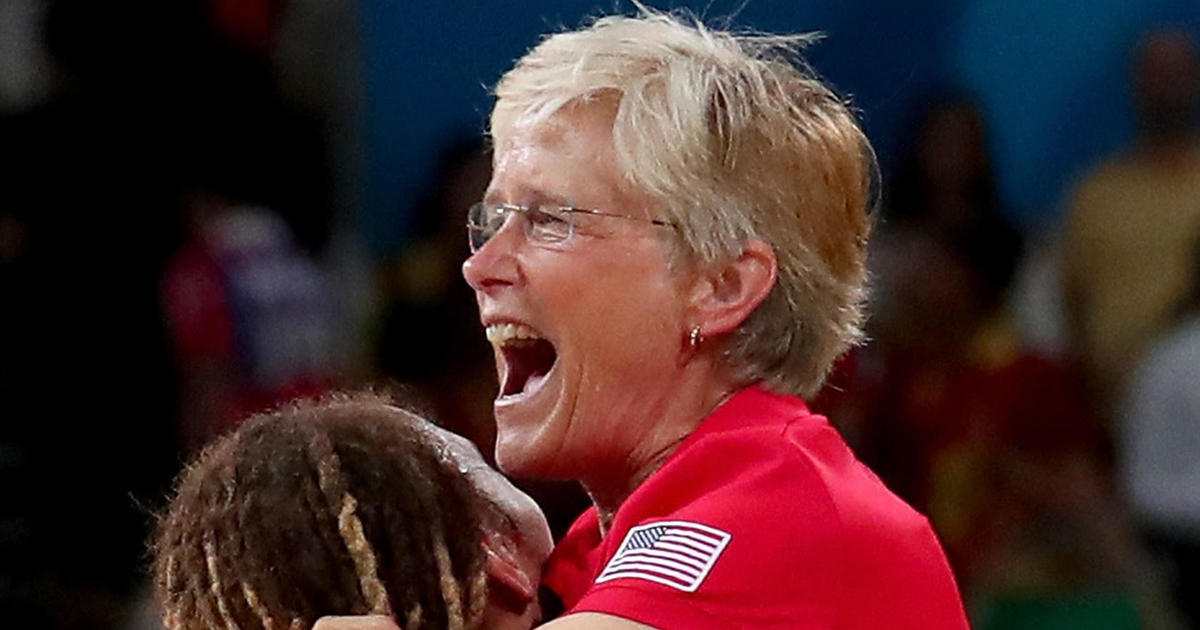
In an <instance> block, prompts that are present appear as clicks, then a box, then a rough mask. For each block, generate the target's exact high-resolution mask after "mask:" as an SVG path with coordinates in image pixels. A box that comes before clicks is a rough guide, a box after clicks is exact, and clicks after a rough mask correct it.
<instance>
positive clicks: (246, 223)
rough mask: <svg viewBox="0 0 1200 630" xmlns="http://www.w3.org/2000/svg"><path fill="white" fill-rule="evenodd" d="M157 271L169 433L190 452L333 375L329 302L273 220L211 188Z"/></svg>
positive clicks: (313, 390)
mask: <svg viewBox="0 0 1200 630" xmlns="http://www.w3.org/2000/svg"><path fill="white" fill-rule="evenodd" d="M187 210H188V215H189V216H188V219H189V221H188V223H189V230H188V239H187V242H186V243H185V244H184V246H183V247H182V248H181V249H180V250H179V251H178V252H176V253H175V255H174V256H173V257H172V259H171V261H170V263H169V265H168V268H167V271H166V274H165V276H164V279H163V289H162V290H163V302H164V308H165V314H166V320H167V324H168V328H169V330H170V332H171V341H172V345H173V348H174V351H175V353H174V354H175V361H176V368H177V370H178V374H179V379H180V380H179V396H180V402H179V414H180V419H179V424H178V430H179V434H178V436H179V440H180V446H181V447H182V448H183V449H184V450H185V451H193V450H195V449H197V448H199V447H200V446H202V445H203V444H205V443H206V442H208V441H209V440H211V439H212V438H213V437H215V436H217V435H219V434H221V433H223V432H225V431H227V430H229V429H231V428H232V427H233V426H234V425H235V423H236V422H238V421H240V420H241V419H243V418H245V417H247V416H249V415H250V414H252V413H255V412H258V411H262V410H264V409H266V408H269V407H271V406H274V405H276V404H278V403H281V402H284V401H286V400H289V399H291V398H294V397H296V396H308V395H316V394H319V393H321V392H322V391H324V390H325V389H327V388H328V387H329V385H331V384H332V382H333V381H334V379H335V377H336V375H337V372H338V370H337V364H336V361H335V358H336V357H337V356H338V353H337V352H336V349H335V347H334V343H335V340H336V339H337V337H338V336H337V332H336V326H337V321H338V312H337V301H336V300H335V299H333V297H332V296H333V291H332V288H331V287H330V286H329V283H328V280H327V278H326V276H325V274H324V272H323V271H322V270H321V269H320V268H319V267H318V266H317V265H316V264H315V263H313V262H312V261H311V260H310V259H309V258H308V257H307V256H305V255H304V253H303V251H302V250H301V249H300V248H299V247H298V246H297V244H296V242H295V240H294V239H293V237H292V235H291V232H290V231H289V230H288V228H287V225H286V224H285V223H284V222H283V220H282V219H281V218H280V217H279V216H278V215H277V214H276V213H274V212H272V211H270V210H269V209H267V208H265V207H261V206H254V205H246V204H239V203H237V202H234V201H231V200H229V199H226V198H223V197H221V196H219V195H217V194H214V193H212V192H211V191H198V192H196V193H194V194H193V195H192V197H191V199H190V200H189V202H188V208H187Z"/></svg>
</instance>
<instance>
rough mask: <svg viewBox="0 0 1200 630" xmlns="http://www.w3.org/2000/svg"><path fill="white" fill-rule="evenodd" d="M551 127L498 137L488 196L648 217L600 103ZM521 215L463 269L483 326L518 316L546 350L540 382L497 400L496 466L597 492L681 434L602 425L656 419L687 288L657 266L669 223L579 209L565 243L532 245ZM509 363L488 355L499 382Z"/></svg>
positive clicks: (668, 382) (663, 263)
mask: <svg viewBox="0 0 1200 630" xmlns="http://www.w3.org/2000/svg"><path fill="white" fill-rule="evenodd" d="M554 122H555V123H557V124H551V125H548V126H540V127H536V128H532V129H517V130H515V132H514V133H513V134H511V135H509V136H508V137H506V138H504V139H503V140H502V143H501V144H500V146H499V147H498V150H497V154H496V164H495V171H494V175H493V178H492V182H491V185H490V186H489V188H488V192H487V197H486V200H487V201H489V202H497V203H499V202H503V203H512V204H519V205H520V204H531V203H536V202H546V203H555V204H560V205H570V206H575V207H580V208H592V209H599V210H603V211H606V212H615V213H620V214H626V215H631V216H637V217H644V218H651V217H653V214H652V208H651V207H650V204H649V203H648V202H647V201H646V200H645V199H642V198H639V197H638V196H637V195H635V194H633V193H631V192H629V191H628V190H627V189H626V187H625V186H624V185H623V183H622V181H621V178H620V175H619V173H617V172H616V169H615V167H614V164H615V156H614V154H613V147H612V141H611V132H610V129H611V112H610V111H609V110H608V108H605V107H590V108H589V107H581V108H573V109H571V110H569V111H567V112H564V113H563V114H561V115H560V116H559V117H558V119H556V120H555V121H554ZM520 220H521V219H520V218H519V217H514V218H513V219H510V220H509V222H508V223H507V224H506V225H505V226H504V227H503V228H502V229H501V230H500V232H499V233H498V234H497V235H496V236H495V237H493V238H492V240H491V241H489V242H488V243H487V244H486V245H485V246H484V247H483V248H481V249H480V250H479V251H478V252H477V253H476V254H475V255H473V256H472V257H471V258H470V259H469V260H467V262H466V263H465V264H464V266H463V275H464V276H465V278H466V280H467V282H468V283H469V284H470V285H471V287H472V288H473V289H474V290H475V292H476V297H477V300H478V303H479V310H480V316H481V320H482V322H483V324H484V325H485V326H487V325H489V324H494V323H499V322H515V323H521V324H525V325H527V326H530V327H532V328H533V329H534V330H536V331H538V333H539V334H540V335H541V336H542V337H544V338H546V339H548V340H549V341H550V342H551V343H552V344H554V347H555V350H556V353H557V360H556V362H555V365H554V367H553V369H552V370H551V371H550V373H549V374H548V375H547V378H546V379H545V381H544V382H542V383H541V385H540V386H539V387H537V388H536V389H534V390H533V391H530V392H526V393H525V394H524V395H522V396H516V397H508V398H504V397H501V398H500V399H498V400H497V401H496V404H495V406H494V411H495V416H496V424H497V446H496V458H497V462H498V463H499V465H500V467H501V468H502V469H503V470H505V472H508V473H511V474H516V475H520V476H528V477H539V478H558V479H582V480H584V482H585V484H588V485H589V486H597V487H599V488H606V487H607V486H609V485H612V480H616V479H620V478H625V479H628V478H632V477H636V476H637V472H636V471H637V470H638V469H640V468H642V467H644V466H645V465H646V464H647V463H648V462H651V461H654V460H656V459H657V458H658V457H659V455H660V451H661V450H662V448H663V447H664V446H667V445H673V444H674V443H675V442H677V441H678V439H680V438H681V437H682V436H683V435H686V432H687V431H686V430H685V431H680V430H679V429H678V428H677V427H671V426H665V425H664V423H653V424H651V423H646V424H643V425H638V424H630V425H625V426H622V427H621V430H620V431H613V430H612V429H613V427H612V421H611V418H647V417H661V416H662V415H663V413H664V412H666V410H667V409H668V408H669V407H670V404H671V403H670V400H669V399H670V393H672V392H673V391H674V390H676V389H677V381H678V379H679V378H680V374H679V371H680V370H679V365H680V363H681V362H682V361H683V360H684V359H685V357H684V352H685V347H684V344H683V340H684V338H685V337H686V334H687V333H686V331H687V330H688V312H687V297H688V296H687V287H686V284H685V279H684V278H681V277H679V276H677V275H675V274H672V273H670V271H669V270H668V265H667V258H666V256H667V253H668V250H667V248H666V246H665V244H664V242H663V239H669V238H671V234H670V233H667V234H664V233H663V232H664V231H665V230H669V229H668V228H663V227H660V226H654V225H652V224H649V223H647V222H642V221H628V220H624V219H614V218H609V217H594V216H580V217H578V221H577V224H576V225H577V230H576V233H575V235H574V236H573V237H572V238H571V239H570V240H568V241H567V242H565V243H561V244H555V245H543V244H538V243H531V242H529V241H528V240H526V238H525V236H524V233H523V230H522V228H521V225H520V224H519V221H520ZM508 369H509V366H508V365H507V362H506V360H505V357H504V355H503V354H502V353H500V352H497V371H498V373H499V375H500V378H501V382H502V383H503V381H504V378H505V375H506V374H507V371H508ZM687 429H689V430H690V427H687ZM600 469H606V470H607V471H608V472H607V473H606V474H605V475H604V477H605V478H596V473H595V471H598V470H600Z"/></svg>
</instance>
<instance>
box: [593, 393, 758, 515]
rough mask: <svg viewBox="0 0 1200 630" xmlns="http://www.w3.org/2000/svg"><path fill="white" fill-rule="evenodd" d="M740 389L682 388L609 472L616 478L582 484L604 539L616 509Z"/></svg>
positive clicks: (603, 477)
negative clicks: (594, 510) (627, 454)
mask: <svg viewBox="0 0 1200 630" xmlns="http://www.w3.org/2000/svg"><path fill="white" fill-rule="evenodd" d="M740 389H741V388H740V387H738V386H735V385H733V384H732V383H730V382H728V381H727V380H725V379H721V380H720V381H713V380H708V381H706V382H705V383H704V384H703V385H701V384H697V385H696V386H694V387H685V388H682V391H678V392H677V395H675V396H672V397H671V399H670V400H671V401H672V403H671V404H670V405H669V406H668V408H667V409H666V410H664V413H662V414H661V415H657V417H655V418H653V419H649V418H647V419H644V421H647V422H650V421H652V422H654V427H653V429H652V430H651V431H650V433H649V434H648V435H647V436H646V439H645V440H643V441H642V442H641V444H640V445H639V447H638V448H637V450H636V451H635V452H633V453H630V455H629V457H628V458H627V460H626V461H625V462H622V465H618V466H613V467H611V468H609V469H608V471H611V472H612V473H613V474H603V473H604V472H606V471H600V473H601V474H597V475H595V476H594V477H592V478H589V479H584V480H583V486H584V488H585V489H586V490H587V493H588V495H589V496H590V497H591V499H592V503H594V504H595V506H596V510H597V513H598V516H599V520H600V534H601V535H602V536H603V535H607V533H608V530H609V529H610V528H611V526H612V521H613V518H615V516H616V513H617V509H618V508H620V507H621V504H623V503H624V502H625V500H626V499H628V498H629V495H631V494H633V491H634V490H636V489H637V488H638V486H640V485H642V482H644V481H646V479H647V478H649V477H650V476H651V475H652V474H654V473H655V472H656V471H658V469H659V468H661V467H662V465H663V464H664V463H665V462H666V461H667V459H669V458H670V457H671V455H672V454H673V453H674V452H675V451H676V449H678V448H679V445H680V444H681V443H683V441H684V440H685V439H687V437H688V436H689V435H691V434H692V432H694V431H695V430H696V428H697V427H699V426H700V424H701V423H702V422H703V421H704V419H705V418H707V417H708V416H709V415H710V414H711V413H712V412H713V411H714V410H715V409H716V408H717V407H719V406H721V405H722V404H723V403H724V402H725V401H727V400H729V399H730V398H731V397H733V395H734V394H735V393H736V392H737V391H738V390H740ZM631 420H635V421H636V419H631Z"/></svg>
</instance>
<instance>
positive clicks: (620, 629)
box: [538, 612, 658, 630]
mask: <svg viewBox="0 0 1200 630" xmlns="http://www.w3.org/2000/svg"><path fill="white" fill-rule="evenodd" d="M538 629H539V630H658V629H657V628H655V627H654V626H648V625H646V624H644V623H638V622H636V621H630V620H628V619H624V618H622V617H617V616H615V615H606V614H604V613H595V612H581V613H574V614H571V615H566V616H565V617H559V618H558V619H555V620H554V621H551V622H550V623H547V624H545V625H541V626H538Z"/></svg>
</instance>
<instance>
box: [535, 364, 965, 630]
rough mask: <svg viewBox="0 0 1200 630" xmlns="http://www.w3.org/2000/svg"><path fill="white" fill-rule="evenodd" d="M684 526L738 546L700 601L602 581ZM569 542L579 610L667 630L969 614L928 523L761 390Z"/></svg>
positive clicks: (889, 624)
mask: <svg viewBox="0 0 1200 630" xmlns="http://www.w3.org/2000/svg"><path fill="white" fill-rule="evenodd" d="M661 520H684V521H691V522H695V523H699V524H702V525H706V526H709V527H715V528H717V529H720V530H723V531H725V532H728V533H729V534H730V535H731V536H732V537H731V539H730V541H729V544H728V546H727V547H726V548H725V550H724V552H723V553H722V554H721V555H720V556H719V557H718V559H717V561H716V563H715V564H714V565H713V567H712V570H711V572H710V573H709V574H708V576H707V577H706V578H705V580H704V581H703V582H702V583H701V584H700V585H699V587H698V588H697V589H696V590H695V592H691V593H688V592H684V591H681V590H677V589H674V588H671V587H670V586H665V585H662V584H659V583H655V582H651V581H648V580H644V579H639V578H620V579H615V580H612V581H607V582H603V583H601V584H595V583H593V580H594V578H595V577H596V576H597V575H599V573H600V572H601V570H602V569H603V568H604V565H605V564H606V563H607V562H608V560H609V559H610V558H611V557H612V556H613V555H614V554H615V553H616V551H617V549H618V548H619V546H620V545H621V543H622V541H623V540H624V538H625V535H626V533H627V532H628V531H629V529H630V528H632V527H635V526H638V525H643V524H647V523H653V522H656V521H661ZM598 532H599V524H598V521H597V516H596V511H595V509H594V508H593V509H591V510H588V511H587V512H585V513H584V514H583V515H582V516H581V517H580V518H579V519H578V520H577V521H576V523H575V524H574V525H573V526H572V528H571V529H570V531H569V532H568V533H567V535H566V536H565V537H564V539H563V540H562V541H561V542H560V543H559V546H558V547H557V548H556V549H555V552H554V554H553V555H552V556H551V558H550V561H549V563H548V564H547V567H546V571H545V575H544V582H545V584H546V586H548V587H549V588H550V589H551V590H553V591H554V592H555V593H556V594H557V595H558V596H559V597H560V598H561V599H562V600H563V603H564V605H565V607H566V609H567V613H568V614H569V613H572V612H588V611H591V612H602V613H608V614H611V615H616V616H619V617H624V618H627V619H632V620H634V621H638V622H641V623H645V624H649V625H651V626H655V627H657V628H662V629H663V630H671V629H673V628H756V629H771V628H812V629H817V628H821V629H825V628H828V629H835V628H836V629H838V630H859V629H862V630H866V629H871V630H877V629H878V628H889V629H898V630H904V629H912V630H918V629H919V630H942V629H945V630H959V629H962V628H966V627H967V622H966V616H965V614H964V612H963V608H962V603H961V600H960V597H959V594H958V590H957V587H956V586H955V583H954V578H953V576H952V574H951V573H950V569H949V566H948V564H947V562H946V558H945V555H944V554H943V553H942V550H941V548H940V546H939V545H938V542H937V539H936V537H935V536H934V534H933V531H932V529H931V528H930V526H929V523H928V521H926V519H925V518H924V517H922V516H920V515H919V514H917V513H916V512H915V511H913V510H912V509H911V508H909V507H908V506H907V505H905V504H904V503H903V502H902V501H900V500H899V499H897V498H896V497H895V496H894V495H892V494H891V493H890V492H889V491H888V490H887V489H886V488H885V487H884V486H883V484H882V483H880V482H879V480H878V479H877V478H876V477H875V476H874V475H873V474H872V473H871V472H870V471H869V470H867V469H866V467H864V466H863V465H862V464H860V463H859V462H858V461H857V460H856V459H855V458H854V456H853V455H852V454H851V452H850V450H849V448H847V447H846V445H845V443H844V442H843V441H842V438H841V437H840V436H839V435H838V433H837V432H836V431H834V430H833V428H832V427H830V426H829V423H828V422H827V421H826V420H825V419H824V418H823V417H821V416H817V415H814V414H812V413H810V412H809V411H808V408H807V406H806V405H805V403H804V402H803V401H801V400H799V399H797V398H793V397H790V396H781V395H777V394H773V393H770V392H768V391H766V390H765V389H762V388H760V387H752V388H749V389H746V390H744V391H742V392H740V393H739V394H738V395H736V396H735V397H734V398H733V399H731V400H729V401H728V402H727V403H726V404H724V405H722V406H721V407H720V408H719V409H717V410H716V411H715V412H713V414H712V415H711V416H710V417H709V418H707V419H706V420H705V421H704V423H703V424H702V425H701V426H700V428H699V429H697V430H696V431H695V432H694V433H693V434H692V435H691V436H689V437H688V439H687V440H685V441H684V442H683V444H681V445H680V447H679V449H678V450H677V451H676V452H675V453H674V454H672V456H671V457H670V458H669V459H668V460H667V462H666V463H665V464H664V465H663V467H662V468H661V469H660V470H658V471H657V472H656V473H655V474H653V475H651V477H650V478H649V479H647V480H646V481H645V482H644V483H643V484H642V485H641V486H639V487H638V489H637V490H635V491H634V493H633V494H632V495H631V496H630V497H629V499H628V500H626V501H625V503H624V504H622V506H621V508H620V509H619V510H618V511H617V514H616V516H615V518H614V521H613V527H612V530H611V531H610V532H608V535H607V536H606V537H605V538H604V539H601V538H600V536H599V533H598Z"/></svg>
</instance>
